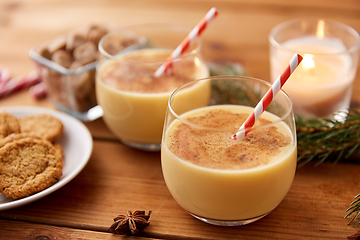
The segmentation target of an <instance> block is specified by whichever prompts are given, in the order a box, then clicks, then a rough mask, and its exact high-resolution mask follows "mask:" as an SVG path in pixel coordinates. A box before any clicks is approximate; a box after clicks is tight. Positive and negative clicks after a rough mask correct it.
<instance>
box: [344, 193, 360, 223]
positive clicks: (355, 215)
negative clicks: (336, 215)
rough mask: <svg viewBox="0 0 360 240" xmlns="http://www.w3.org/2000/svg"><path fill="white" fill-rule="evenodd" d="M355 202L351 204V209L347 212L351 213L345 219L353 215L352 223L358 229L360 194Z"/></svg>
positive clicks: (359, 221)
mask: <svg viewBox="0 0 360 240" xmlns="http://www.w3.org/2000/svg"><path fill="white" fill-rule="evenodd" d="M355 199H356V200H355V201H353V202H352V203H351V204H350V207H349V208H348V209H347V210H346V212H349V213H348V214H346V216H345V217H344V218H348V217H350V216H351V215H353V217H352V219H351V220H350V222H349V223H348V224H350V223H352V222H353V223H354V225H353V226H354V227H356V226H357V225H358V224H359V223H360V194H358V195H357V196H356V197H355Z"/></svg>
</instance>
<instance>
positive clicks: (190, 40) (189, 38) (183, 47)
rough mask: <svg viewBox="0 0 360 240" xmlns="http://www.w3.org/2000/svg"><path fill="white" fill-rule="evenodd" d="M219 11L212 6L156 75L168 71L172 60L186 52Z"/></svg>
mask: <svg viewBox="0 0 360 240" xmlns="http://www.w3.org/2000/svg"><path fill="white" fill-rule="evenodd" d="M218 13H219V12H218V11H217V9H216V8H214V7H213V8H211V9H210V11H209V12H208V13H207V14H206V15H205V17H203V19H201V21H200V22H199V23H198V24H197V25H196V26H195V28H194V29H193V30H192V31H191V32H190V33H189V35H187V36H186V38H185V39H184V40H183V41H182V42H181V43H180V45H179V46H177V48H176V49H175V50H174V51H173V52H172V54H171V55H170V56H169V58H168V61H167V62H165V63H164V64H162V65H161V66H160V67H159V68H158V70H156V72H155V76H156V77H159V76H161V75H162V74H164V73H166V72H167V71H168V70H169V68H170V67H171V65H172V60H173V59H175V58H178V57H180V56H181V55H183V54H184V52H186V50H187V49H188V48H189V46H190V44H191V43H193V42H194V40H195V39H196V38H197V37H199V36H200V35H201V33H202V32H203V31H204V30H205V28H206V27H207V25H209V23H210V22H211V21H212V20H213V19H214V18H215V17H216V16H217V15H218Z"/></svg>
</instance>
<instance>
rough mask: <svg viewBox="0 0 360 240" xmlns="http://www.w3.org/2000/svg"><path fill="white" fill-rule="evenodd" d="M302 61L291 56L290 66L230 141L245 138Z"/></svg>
mask: <svg viewBox="0 0 360 240" xmlns="http://www.w3.org/2000/svg"><path fill="white" fill-rule="evenodd" d="M302 59H303V57H302V56H301V55H299V54H297V53H296V54H295V55H294V56H293V58H292V59H291V60H290V64H289V65H288V66H287V67H286V69H285V70H284V72H283V73H282V74H280V76H279V77H278V78H277V79H276V80H275V82H274V83H273V85H272V86H271V88H270V89H269V90H268V91H267V92H266V93H265V95H264V97H263V98H262V99H261V100H260V102H259V103H258V104H257V105H256V107H255V108H254V110H253V112H252V113H251V114H250V116H249V117H248V118H247V119H246V120H245V122H244V123H243V124H242V125H241V127H240V128H239V131H238V132H237V133H236V134H235V135H233V136H232V139H234V140H236V139H241V138H243V137H246V135H247V134H248V132H249V131H250V130H251V127H252V126H253V125H254V124H255V122H256V120H258V118H259V117H260V115H261V114H262V113H263V112H264V111H265V109H266V108H267V107H268V106H269V104H270V102H271V101H272V100H273V98H274V97H275V95H276V94H277V93H278V92H279V91H280V89H281V88H282V86H283V85H284V84H285V82H286V81H287V80H288V78H289V77H290V75H291V74H292V73H293V72H294V70H295V69H296V68H297V66H299V64H300V62H301V61H302Z"/></svg>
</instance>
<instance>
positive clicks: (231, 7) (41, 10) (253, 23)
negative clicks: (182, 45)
mask: <svg viewBox="0 0 360 240" xmlns="http://www.w3.org/2000/svg"><path fill="white" fill-rule="evenodd" d="M213 6H214V7H216V8H217V9H218V10H219V11H220V15H219V16H218V18H217V20H216V21H214V22H213V23H212V24H211V27H209V28H208V29H207V30H206V32H205V33H204V36H203V41H204V49H205V53H206V55H207V57H208V59H210V60H219V59H225V60H230V61H236V62H240V63H242V64H243V66H244V67H245V69H246V70H247V72H248V74H249V75H251V76H254V77H257V78H262V79H269V51H268V41H267V36H268V34H269V31H270V30H271V28H272V27H274V26H275V25H276V24H277V23H279V22H281V21H284V20H287V19H290V18H299V17H324V18H328V19H333V20H338V21H341V22H343V23H346V24H348V25H350V26H352V27H353V28H355V29H356V30H357V31H358V32H360V17H359V16H360V3H359V1H358V0H348V1H338V0H323V1H321V0H302V1H288V0H276V1H275V0H274V1H266V0H256V1H253V0H224V1H222V0H218V1H203V0H191V1H180V0H172V1H166V0H152V1H149V0H132V1H116V0H102V1H96V0H91V1H85V0H79V1H70V0H52V1H46V0H32V1H25V0H17V1H13V0H2V1H0V65H4V66H7V67H9V68H10V69H11V71H12V73H13V75H14V76H16V75H20V74H25V73H27V72H29V71H30V70H32V69H33V65H32V63H31V61H30V59H29V57H28V51H29V49H30V48H31V47H33V46H35V45H37V44H39V43H42V42H44V41H46V40H49V39H52V38H54V37H56V36H58V35H61V34H63V33H66V32H68V31H70V30H74V29H77V28H80V27H82V26H84V25H87V24H89V23H92V22H113V23H115V24H118V25H119V26H125V25H129V24H135V23H147V22H168V23H173V24H178V25H184V26H188V27H193V26H194V25H195V24H196V23H197V22H198V21H199V20H200V18H202V17H203V15H204V14H205V13H206V12H207V11H208V10H209V9H210V8H211V7H213ZM359 93H360V74H359V73H358V75H357V77H356V80H355V85H354V89H353V98H352V100H353V101H352V106H353V107H357V108H358V107H359V106H360V94H359ZM17 105H22V106H41V107H46V108H54V107H53V106H52V105H51V104H50V103H49V102H48V100H46V99H45V100H41V101H37V100H35V99H33V98H32V97H31V96H30V95H29V94H28V91H26V90H24V91H21V92H19V93H16V94H13V95H11V96H8V97H6V98H3V99H1V100H0V106H17ZM86 126H87V127H88V128H89V130H90V131H91V133H92V136H93V140H94V149H93V153H92V156H91V158H90V160H89V162H88V164H87V165H86V167H85V168H84V169H83V171H82V172H81V173H80V174H79V175H78V176H77V177H75V179H73V180H72V181H71V182H70V183H68V184H67V185H65V186H64V187H62V188H61V189H59V190H57V191H56V192H54V193H52V194H50V195H48V196H46V197H44V198H42V199H40V200H38V201H36V202H33V203H31V204H28V205H25V206H22V207H18V208H15V209H11V210H5V211H0V238H1V239H147V238H160V239H161V238H166V239H187V238H197V239H226V238H228V239H346V237H347V236H350V235H353V234H355V233H356V232H357V231H358V230H359V229H360V228H359V226H358V227H356V228H353V227H352V225H347V223H348V221H349V219H344V215H345V210H346V209H347V208H348V207H349V204H350V203H351V202H352V201H353V199H354V196H355V195H357V194H358V193H359V192H360V191H359V172H360V165H359V164H356V163H344V162H340V163H338V164H336V165H332V164H322V165H320V166H319V167H314V166H312V165H311V164H309V165H306V166H305V167H302V168H299V169H298V170H297V173H296V176H295V179H294V182H293V185H292V187H291V189H290V191H289V193H288V194H287V196H286V198H285V199H284V200H283V202H282V203H281V204H280V205H279V206H278V207H277V208H276V209H275V210H274V211H273V212H272V213H271V214H270V215H268V216H267V217H265V218H263V219H261V220H260V221H258V222H255V223H253V224H250V225H247V226H241V227H216V226H211V225H208V224H205V223H202V222H200V221H198V220H196V219H194V218H193V217H191V216H190V215H188V214H187V213H186V212H185V211H183V210H182V209H181V208H180V206H178V204H177V203H176V202H175V201H174V200H173V198H172V197H171V195H170V193H169V191H168V190H167V188H166V186H165V183H164V180H163V177H162V172H161V166H160V154H159V153H149V152H141V151H137V150H134V149H131V148H129V147H127V146H124V145H123V144H121V142H119V141H117V140H116V139H115V137H114V136H113V135H112V134H111V133H110V132H109V131H108V130H107V128H106V127H105V125H104V123H103V121H102V120H101V119H99V120H96V121H94V122H91V123H86ZM136 209H143V210H149V209H151V210H152V211H153V214H152V215H151V218H150V222H151V224H150V226H149V227H148V228H146V229H145V230H144V231H143V232H141V233H140V234H139V235H137V236H134V237H124V236H119V235H114V234H111V233H109V232H107V228H108V227H109V226H110V225H111V224H112V222H113V220H112V219H113V217H115V216H117V215H118V214H124V213H126V212H127V211H128V210H136Z"/></svg>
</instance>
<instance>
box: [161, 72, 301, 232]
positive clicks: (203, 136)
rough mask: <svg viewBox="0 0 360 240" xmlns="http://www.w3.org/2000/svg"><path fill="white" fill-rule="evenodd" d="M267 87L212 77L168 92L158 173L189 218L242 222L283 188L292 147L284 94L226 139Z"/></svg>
mask: <svg viewBox="0 0 360 240" xmlns="http://www.w3.org/2000/svg"><path fill="white" fill-rule="evenodd" d="M199 86H202V87H203V91H202V94H201V95H199V94H198V92H197V91H196V90H195V89H197V88H199ZM270 87H271V85H270V84H269V83H267V82H265V81H262V80H258V79H254V78H249V77H230V76H228V77H226V76H224V77H223V76H219V77H210V78H205V79H201V80H197V81H193V82H190V83H188V84H185V85H184V86H182V87H180V88H178V89H177V90H176V91H174V93H173V94H172V95H171V97H170V99H169V102H168V109H167V114H166V118H165V124H164V130H163V138H162V147H161V164H162V170H163V175H164V179H165V182H166V185H167V187H168V189H169V191H170V193H171V194H172V196H173V197H174V199H175V200H176V201H177V203H178V204H179V205H180V206H181V207H182V208H183V209H184V210H186V211H187V212H188V213H190V214H191V215H192V216H194V217H195V218H197V219H199V220H202V221H204V222H207V223H210V224H215V225H222V226H236V225H245V224H249V223H252V222H254V221H256V220H258V219H261V218H262V217H264V216H266V215H267V214H269V213H270V212H271V211H272V210H274V209H275V208H276V207H277V206H278V205H279V204H280V202H281V201H282V200H283V199H284V197H285V195H286V194H287V192H288V191H289V189H290V186H291V184H292V181H293V178H294V175H295V169H296V161H297V150H296V149H297V148H296V146H297V144H296V129H295V121H294V114H293V111H292V103H291V100H290V98H289V97H288V96H287V94H286V93H285V92H284V91H282V90H280V92H279V93H278V94H277V95H276V96H275V98H274V99H273V101H272V102H271V103H270V105H269V106H268V108H267V110H266V111H265V112H264V113H263V114H262V115H261V116H260V118H259V119H258V120H257V121H256V123H255V125H254V127H253V128H252V129H251V131H250V132H249V133H248V135H247V137H245V138H243V139H239V140H232V138H231V137H232V136H233V135H234V134H235V133H236V132H237V131H238V130H239V128H240V126H241V125H242V123H243V122H244V120H245V119H246V118H247V117H248V116H249V115H250V113H251V112H252V111H253V108H254V107H255V106H256V104H257V103H258V102H259V101H260V99H261V98H262V97H263V95H264V94H265V93H266V91H267V90H268V89H269V88H270Z"/></svg>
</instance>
